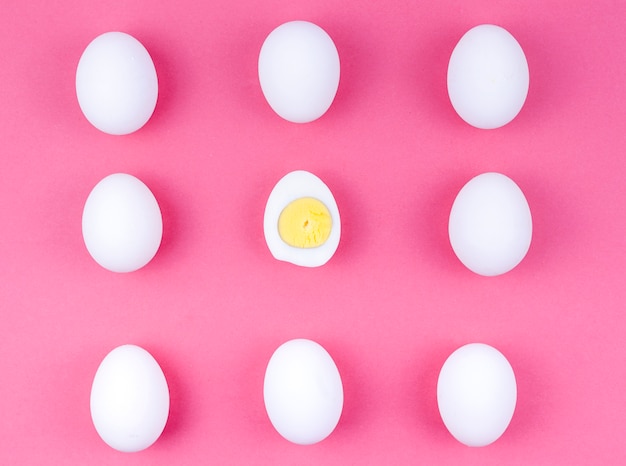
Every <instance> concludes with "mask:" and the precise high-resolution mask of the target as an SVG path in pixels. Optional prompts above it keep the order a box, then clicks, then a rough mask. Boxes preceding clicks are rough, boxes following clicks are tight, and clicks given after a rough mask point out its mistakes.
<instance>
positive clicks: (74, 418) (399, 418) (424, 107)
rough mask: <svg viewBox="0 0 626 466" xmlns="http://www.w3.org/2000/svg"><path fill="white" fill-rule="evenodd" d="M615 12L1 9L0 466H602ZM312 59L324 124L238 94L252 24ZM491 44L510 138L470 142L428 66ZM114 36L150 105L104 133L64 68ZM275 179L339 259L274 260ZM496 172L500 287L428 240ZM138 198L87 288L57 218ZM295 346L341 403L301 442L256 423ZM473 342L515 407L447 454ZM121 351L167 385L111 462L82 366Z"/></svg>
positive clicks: (619, 7) (344, 7)
mask: <svg viewBox="0 0 626 466" xmlns="http://www.w3.org/2000/svg"><path fill="white" fill-rule="evenodd" d="M625 18H626V2H623V1H620V0H615V1H611V0H597V1H588V0H587V1H585V0H568V1H547V2H546V1H544V0H532V1H526V2H517V1H498V2H495V1H493V2H492V1H486V0H485V1H479V0H465V1H452V0H449V1H439V2H417V1H400V0H390V1H386V2H377V1H355V0H344V1H341V2H339V1H329V0H290V1H280V0H268V1H265V2H253V1H247V0H243V1H239V2H237V1H232V0H228V1H227V0H219V1H207V2H202V1H194V2H192V1H187V0H183V1H180V2H149V1H144V0H141V1H140V0H138V1H130V2H121V1H120V2H114V1H106V0H104V1H89V2H86V1H84V2H81V1H76V0H61V1H58V2H47V1H43V0H36V1H31V2H22V1H18V0H4V1H3V4H2V12H1V19H0V26H1V27H0V51H1V52H2V53H1V56H2V65H1V66H0V138H1V142H2V145H1V149H0V150H1V157H2V166H1V171H2V182H1V183H0V213H1V217H2V229H1V233H0V264H1V265H0V305H1V312H2V314H1V315H2V319H1V321H0V380H1V382H0V463H2V464H5V465H35V464H50V465H62V464H68V465H86V464H107V465H110V464H120V465H143V464H149V465H161V464H163V465H198V464H245V465H248V464H262V465H263V464H271V465H281V464H290V465H305V464H342V465H344V464H359V465H364V464H373V465H383V464H393V465H404V464H429V465H433V464H454V465H458V464H468V465H471V464H477V465H489V464H494V465H504V464H508V465H516V464H520V465H521V464H523V465H528V464H535V465H542V464H557V463H562V464H568V465H574V464H584V465H595V464H624V462H625V460H626V441H625V440H624V433H625V430H626V429H625V427H624V426H625V421H624V419H625V418H626V395H625V392H626V390H625V389H626V364H625V363H626V344H625V343H624V334H625V331H626V317H625V313H624V303H625V302H626V286H625V282H624V276H625V274H626V209H625V205H626V204H625V197H626V183H625V182H624V179H625V177H626V158H625V150H626V125H625V121H626V118H625V116H626V112H625V110H624V109H625V104H626V84H625V80H626V45H625V44H626V28H625V27H624V19H625ZM293 19H306V20H310V21H313V22H315V23H317V24H319V25H320V26H322V27H323V28H324V29H326V31H327V32H328V33H329V34H330V35H331V37H332V38H333V39H334V40H335V42H336V45H337V48H338V50H339V53H340V57H341V63H342V69H341V71H342V76H341V83H340V86H339V91H338V94H337V98H336V100H335V102H334V104H333V105H332V107H331V109H330V111H329V112H328V113H327V114H326V115H325V116H324V117H323V118H321V119H320V120H318V121H316V122H313V123H310V124H306V125H297V124H292V123H289V122H286V121H284V120H282V119H280V118H279V117H278V116H277V115H275V114H274V113H273V112H272V110H271V109H270V108H269V106H268V105H267V103H266V101H265V100H264V98H263V95H262V93H261V90H260V87H259V84H258V78H257V74H256V66H257V57H258V53H259V49H260V46H261V44H262V42H263V40H264V38H265V36H266V35H267V34H268V33H269V32H270V31H271V30H272V29H273V28H274V27H276V26H278V25H279V24H281V23H283V22H285V21H288V20H293ZM481 23H495V24H499V25H501V26H504V27H505V28H507V29H508V30H509V31H510V32H511V33H512V34H513V35H514V36H515V37H516V38H517V39H518V40H519V42H520V43H521V45H522V47H523V48H524V50H525V52H526V55H527V58H528V62H529V66H530V72H531V85H530V91H529V95H528V99H527V101H526V105H525V107H524V108H523V109H522V111H521V113H520V114H519V116H518V118H516V119H515V120H514V121H513V122H512V123H511V124H509V125H507V126H505V127H503V128H500V129H497V130H492V131H484V130H478V129H475V128H472V127H470V126H468V125H467V124H465V123H464V122H463V121H462V120H461V119H460V118H459V117H458V116H457V115H456V114H455V112H454V110H453V109H452V107H451V105H450V103H449V101H448V98H447V93H446V68H447V62H448V59H449V56H450V53H451V51H452V49H453V47H454V45H455V43H456V42H457V40H458V39H459V38H460V37H461V35H462V34H463V33H464V32H465V31H467V30H468V29H469V28H471V27H472V26H475V25H477V24H481ZM110 30H121V31H125V32H128V33H130V34H132V35H134V36H135V37H137V38H138V39H139V40H140V41H141V42H142V43H143V44H144V45H145V46H146V48H147V49H148V50H149V52H150V53H151V55H152V57H153V59H154V62H155V66H156V69H157V72H158V76H159V82H160V90H159V92H160V94H159V101H158V104H157V108H156V111H155V114H154V115H153V118H152V119H151V120H150V121H149V122H148V124H147V125H146V126H145V127H144V128H143V129H141V130H140V131H138V132H137V133H134V134H132V135H129V136H123V137H115V136H110V135H106V134H104V133H101V132H99V131H98V130H96V129H95V128H93V127H92V126H91V125H90V124H89V123H88V122H87V120H86V119H85V118H84V117H83V115H82V113H81V111H80V109H79V107H78V104H77V101H76V97H75V88H74V77H75V70H76V65H77V62H78V59H79V57H80V55H81V53H82V51H83V49H84V48H85V47H86V45H87V44H88V43H89V42H90V41H91V40H92V39H93V38H94V37H95V36H97V35H99V34H100V33H103V32H106V31H110ZM294 169H306V170H309V171H312V172H313V173H315V174H317V175H318V176H320V177H321V178H322V179H323V180H324V181H325V182H326V183H327V184H328V185H329V187H330V188H331V190H332V191H333V193H334V195H335V197H336V200H337V203H338V205H339V209H340V211H341V215H342V229H343V236H342V240H341V243H340V246H339V249H338V251H337V253H336V255H335V256H334V257H333V259H332V260H331V261H330V262H329V263H328V264H327V265H325V266H324V267H321V268H317V269H305V268H298V267H295V266H292V265H290V264H286V263H281V262H278V261H276V260H274V259H273V258H272V257H271V255H270V253H269V251H268V249H267V247H266V245H265V241H264V238H263V232H262V217H263V210H264V206H265V202H266V199H267V196H268V194H269V192H270V190H271V189H272V187H273V185H274V184H275V182H276V181H277V180H278V179H279V178H281V177H282V176H283V175H284V174H285V173H287V172H288V171H291V170H294ZM486 171H499V172H502V173H505V174H507V175H508V176H510V177H511V178H513V179H514V180H515V181H516V182H517V183H518V184H519V186H520V187H521V188H522V190H523V191H524V193H525V194H526V196H527V198H528V201H529V204H530V206H531V210H532V215H533V220H534V236H533V243H532V245H531V248H530V251H529V253H528V255H527V257H526V259H525V260H524V261H523V262H522V264H521V265H520V266H519V267H517V268H516V269H515V270H513V271H512V272H510V273H508V274H505V275H503V276H500V277H495V278H485V277H480V276H477V275H474V274H473V273H471V272H469V271H468V270H467V269H465V268H464V267H463V266H462V265H461V263H460V262H459V261H458V260H457V259H456V257H455V256H454V254H453V252H452V250H451V248H450V245H449V242H448V238H447V219H448V214H449V211H450V207H451V204H452V201H453V199H454V197H455V195H456V193H457V192H458V190H459V189H460V188H461V186H462V185H463V184H464V183H465V182H466V181H467V180H469V179H470V178H471V177H473V176H474V175H477V174H479V173H482V172H486ZM115 172H127V173H131V174H133V175H135V176H137V177H139V178H140V179H142V180H143V181H144V182H145V183H146V184H147V185H148V186H149V187H150V188H151V189H152V191H153V192H154V194H155V196H156V197H157V199H158V201H159V203H160V205H161V209H162V212H163V218H164V225H165V226H164V238H163V243H162V246H161V249H160V251H159V252H158V254H157V256H156V257H155V259H154V260H153V261H152V262H151V263H150V264H149V265H148V266H147V267H145V268H144V269H142V270H140V271H138V272H135V273H131V274H114V273H111V272H108V271H106V270H104V269H103V268H101V267H100V266H98V265H97V264H96V263H95V262H94V261H93V260H92V259H91V257H90V256H89V254H88V253H87V251H86V249H85V247H84V244H83V240H82V236H81V215H82V208H83V205H84V202H85V200H86V197H87V195H88V193H89V191H90V190H91V189H92V188H93V186H94V185H95V184H96V183H97V182H98V181H99V180H100V179H101V178H103V177H104V176H106V175H108V174H111V173H115ZM297 337H304V338H311V339H313V340H316V341H318V342H319V343H320V344H322V345H323V346H324V347H325V348H326V349H327V350H328V351H329V352H330V354H331V355H332V356H333V358H334V359H335V361H336V363H337V366H338V368H339V370H340V372H341V375H342V377H343V383H344V388H345V407H344V412H343V415H342V418H341V420H340V423H339V425H338V426H337V429H336V430H335V432H334V433H333V434H332V435H331V436H330V437H329V438H328V439H326V440H325V441H323V442H321V443H319V444H317V445H314V446H309V447H302V446H297V445H292V444H290V443H289V442H287V441H285V440H284V439H283V438H282V437H280V436H279V435H278V434H277V433H276V432H275V431H274V429H273V428H272V426H271V424H270V423H269V420H268V418H267V415H266V413H265V410H264V406H263V397H262V383H263V375H264V371H265V366H266V364H267V361H268V360H269V357H270V356H271V354H272V352H273V351H274V349H275V348H276V347H278V345H280V344H281V343H283V342H284V341H286V340H288V339H291V338H297ZM474 341H480V342H484V343H488V344H491V345H493V346H495V347H497V348H498V349H500V350H501V351H502V352H503V353H504V354H505V355H506V356H507V358H508V359H509V360H510V362H511V364H512V366H513V368H514V370H515V373H516V376H517V379H518V390H519V396H518V405H517V409H516V412H515V415H514V417H513V420H512V422H511V425H510V427H509V429H508V430H507V431H506V433H505V434H504V435H503V436H502V437H501V438H500V439H499V440H498V441H497V442H496V443H494V444H493V445H491V446H489V447H485V448H473V449H472V448H468V447H465V446H463V445H461V444H459V443H458V442H456V441H455V440H454V439H453V438H452V436H451V435H450V434H449V433H448V432H447V431H446V429H445V427H444V425H443V423H442V421H441V419H440V417H439V414H438V411H437V404H436V381H437V375H438V372H439V369H440V368H441V365H442V364H443V362H444V361H445V359H446V357H447V356H448V355H449V354H450V353H451V352H452V351H453V350H454V349H456V348H457V347H459V346H461V345H463V344H465V343H469V342H474ZM124 343H135V344H138V345H140V346H143V347H144V348H146V349H147V350H148V351H150V352H151V353H152V354H153V355H154V356H155V358H156V359H157V361H158V362H159V363H160V364H161V366H162V368H163V371H164V373H165V375H166V377H167V380H168V382H169V385H170V390H171V412H170V419H169V422H168V424H167V426H166V428H165V431H164V433H163V435H162V437H161V438H160V439H159V440H158V442H157V443H156V444H154V445H153V446H152V447H150V448H149V449H147V450H145V451H143V452H140V453H136V454H123V453H119V452H116V451H114V450H112V449H111V448H109V447H108V446H107V445H105V444H104V443H103V442H102V441H101V440H100V438H99V437H98V435H97V433H96V432H95V429H94V428H93V425H92V423H91V418H90V414H89V393H90V388H91V383H92V380H93V376H94V374H95V371H96V369H97V367H98V364H99V363H100V361H101V360H102V358H103V357H104V356H105V354H106V353H108V352H109V351H110V350H111V349H113V348H114V347H116V346H118V345H121V344H124Z"/></svg>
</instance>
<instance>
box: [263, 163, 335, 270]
mask: <svg viewBox="0 0 626 466" xmlns="http://www.w3.org/2000/svg"><path fill="white" fill-rule="evenodd" d="M263 231H264V234H265V241H266V242H267V247H268V248H269V250H270V252H271V253H272V255H273V256H274V258H276V259H278V260H280V261H285V262H290V263H292V264H295V265H300V266H303V267H319V266H320V265H324V264H325V263H326V262H328V261H329V260H330V258H331V257H332V256H333V254H334V253H335V251H336V250H337V247H338V246H339V238H340V236H341V221H340V219H339V209H338V208H337V203H336V202H335V198H334V197H333V194H332V193H331V191H330V189H329V188H328V186H326V185H325V184H324V182H323V181H322V180H321V179H319V178H318V177H317V176H315V175H313V174H312V173H309V172H307V171H304V170H297V171H293V172H291V173H288V174H287V175H285V176H284V177H283V178H282V179H281V180H280V181H278V183H276V186H274V189H272V192H271V193H270V195H269V198H268V199H267V204H266V206H265V216H264V219H263Z"/></svg>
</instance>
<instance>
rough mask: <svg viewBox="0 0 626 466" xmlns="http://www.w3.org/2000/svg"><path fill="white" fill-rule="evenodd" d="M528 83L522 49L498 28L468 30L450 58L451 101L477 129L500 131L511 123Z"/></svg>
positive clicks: (505, 31)
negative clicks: (499, 129) (496, 129)
mask: <svg viewBox="0 0 626 466" xmlns="http://www.w3.org/2000/svg"><path fill="white" fill-rule="evenodd" d="M529 82H530V75H529V71H528V62H527V61H526V56H525V55H524V51H523V50H522V47H521V46H520V44H519V43H518V42H517V40H516V39H515V38H514V37H513V36H512V35H511V34H510V33H509V32H508V31H507V30H506V29H504V28H502V27H500V26H495V25H493V24H482V25H480V26H476V27H474V28H472V29H470V30H469V31H468V32H466V33H465V35H463V37H461V40H459V42H458V44H457V45H456V47H455V48H454V50H453V52H452V55H451V57H450V63H449V65H448V95H449V97H450V102H451V103H452V106H453V107H454V109H455V110H456V112H457V113H458V114H459V116H460V117H461V118H462V119H463V120H465V121H466V122H467V123H469V124H470V125H472V126H475V127H477V128H482V129H493V128H499V127H501V126H504V125H505V124H507V123H509V122H510V121H511V120H513V118H515V117H516V116H517V114H518V113H519V112H520V110H521V109H522V107H523V105H524V102H525V101H526V96H527V94H528V86H529Z"/></svg>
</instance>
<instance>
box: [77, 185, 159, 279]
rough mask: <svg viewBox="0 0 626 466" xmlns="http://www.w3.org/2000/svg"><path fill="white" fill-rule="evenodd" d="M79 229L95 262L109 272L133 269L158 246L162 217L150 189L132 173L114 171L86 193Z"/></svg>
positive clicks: (155, 250) (142, 263)
mask: <svg viewBox="0 0 626 466" xmlns="http://www.w3.org/2000/svg"><path fill="white" fill-rule="evenodd" d="M82 229H83V239H84V241H85V246H86V247H87V250H88V251H89V254H91V257H93V259H94V260H95V261H96V262H97V263H98V264H100V265H101V266H102V267H104V268H105V269H108V270H111V271H112V272H132V271H134V270H137V269H139V268H141V267H143V266H144V265H146V264H147V263H148V262H150V260H152V258H153V257H154V255H155V254H156V252H157V250H158V249H159V246H160V244H161V238H162V236H163V220H162V217H161V210H160V209H159V204H158V203H157V201H156V199H155V197H154V195H153V194H152V192H151V191H150V189H148V187H147V186H146V185H145V184H144V183H143V182H142V181H140V180H139V179H137V178H135V177H134V176H132V175H128V174H125V173H116V174H113V175H109V176H107V177H106V178H104V179H103V180H101V181H100V182H99V183H98V184H97V185H96V186H95V187H94V188H93V190H92V191H91V193H90V194H89V196H88V198H87V201H86V202H85V207H84V209H83V219H82Z"/></svg>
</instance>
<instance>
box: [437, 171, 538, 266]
mask: <svg viewBox="0 0 626 466" xmlns="http://www.w3.org/2000/svg"><path fill="white" fill-rule="evenodd" d="M448 233H449V237H450V244H451V245H452V249H453V250H454V253H455V254H456V256H457V257H458V258H459V260H460V261H461V262H462V263H463V264H464V265H465V266H466V267H467V268H468V269H470V270H471V271H473V272H475V273H477V274H479V275H485V276H494V275H501V274H503V273H506V272H508V271H509V270H511V269H513V268H514V267H515V266H516V265H518V264H519V263H520V262H521V261H522V259H523V258H524V257H525V256H526V253H527V252H528V249H529V247H530V242H531V239H532V217H531V214H530V207H529V206H528V202H527V201H526V197H525V196H524V193H523V192H522V190H521V189H520V188H519V187H518V186H517V184H515V182H514V181H513V180H511V179H510V178H509V177H507V176H505V175H502V174H500V173H483V174H481V175H478V176H476V177H474V178H472V179H471V180H470V181H469V182H468V183H467V184H466V185H465V186H463V188H462V189H461V191H460V192H459V194H458V195H457V196H456V199H455V200H454V203H453V205H452V210H451V211H450V220H449V223H448Z"/></svg>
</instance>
